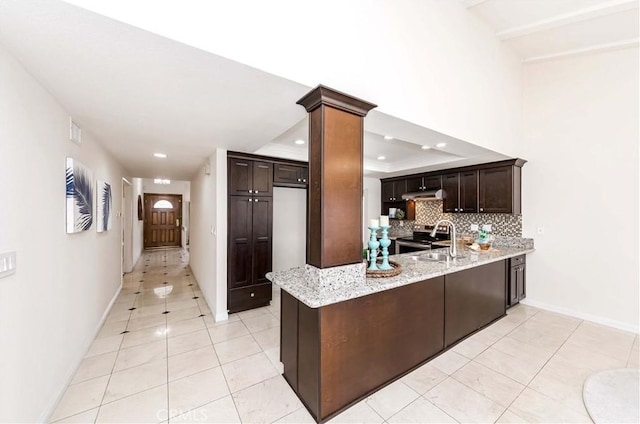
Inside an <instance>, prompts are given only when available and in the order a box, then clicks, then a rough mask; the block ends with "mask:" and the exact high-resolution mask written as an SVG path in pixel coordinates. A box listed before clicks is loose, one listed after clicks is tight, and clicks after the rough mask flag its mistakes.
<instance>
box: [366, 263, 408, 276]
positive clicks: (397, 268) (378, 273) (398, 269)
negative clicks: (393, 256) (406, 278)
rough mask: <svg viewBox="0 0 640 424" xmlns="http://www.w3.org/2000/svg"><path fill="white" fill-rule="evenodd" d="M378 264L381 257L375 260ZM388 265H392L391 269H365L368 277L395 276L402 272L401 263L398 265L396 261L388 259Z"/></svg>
mask: <svg viewBox="0 0 640 424" xmlns="http://www.w3.org/2000/svg"><path fill="white" fill-rule="evenodd" d="M376 263H377V264H378V265H380V264H381V263H382V259H378V261H377V262H376ZM389 265H391V266H392V267H393V269H387V270H376V271H370V270H368V269H367V277H369V278H386V277H395V276H396V275H399V274H400V273H401V272H402V265H400V264H399V263H398V262H396V261H389Z"/></svg>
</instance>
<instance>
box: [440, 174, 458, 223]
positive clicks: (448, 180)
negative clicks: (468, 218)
mask: <svg viewBox="0 0 640 424" xmlns="http://www.w3.org/2000/svg"><path fill="white" fill-rule="evenodd" d="M442 189H443V190H444V193H445V197H444V199H443V201H442V212H445V213H447V212H458V173H457V172H456V173H454V174H445V175H443V176H442Z"/></svg>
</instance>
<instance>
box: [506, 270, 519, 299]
mask: <svg viewBox="0 0 640 424" xmlns="http://www.w3.org/2000/svg"><path fill="white" fill-rule="evenodd" d="M518 268H519V267H518V266H512V267H511V268H509V293H508V300H509V304H508V306H513V305H515V304H516V303H518Z"/></svg>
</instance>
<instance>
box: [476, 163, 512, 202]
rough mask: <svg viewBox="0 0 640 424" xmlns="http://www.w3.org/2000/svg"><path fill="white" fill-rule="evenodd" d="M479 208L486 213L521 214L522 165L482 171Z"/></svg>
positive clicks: (480, 174) (480, 172)
mask: <svg viewBox="0 0 640 424" xmlns="http://www.w3.org/2000/svg"><path fill="white" fill-rule="evenodd" d="M478 172H479V174H478V177H479V187H480V190H479V193H480V196H479V207H480V212H484V213H515V214H519V213H521V205H522V197H521V189H520V185H521V178H522V164H520V165H517V164H515V163H514V165H507V166H499V167H495V168H486V169H480V170H479V171H478Z"/></svg>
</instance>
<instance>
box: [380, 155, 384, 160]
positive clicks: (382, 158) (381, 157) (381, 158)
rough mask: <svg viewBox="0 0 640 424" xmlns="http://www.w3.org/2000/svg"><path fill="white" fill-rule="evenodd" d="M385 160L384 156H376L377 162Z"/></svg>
mask: <svg viewBox="0 0 640 424" xmlns="http://www.w3.org/2000/svg"><path fill="white" fill-rule="evenodd" d="M385 159H386V157H385V156H382V155H380V156H378V160H385Z"/></svg>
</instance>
